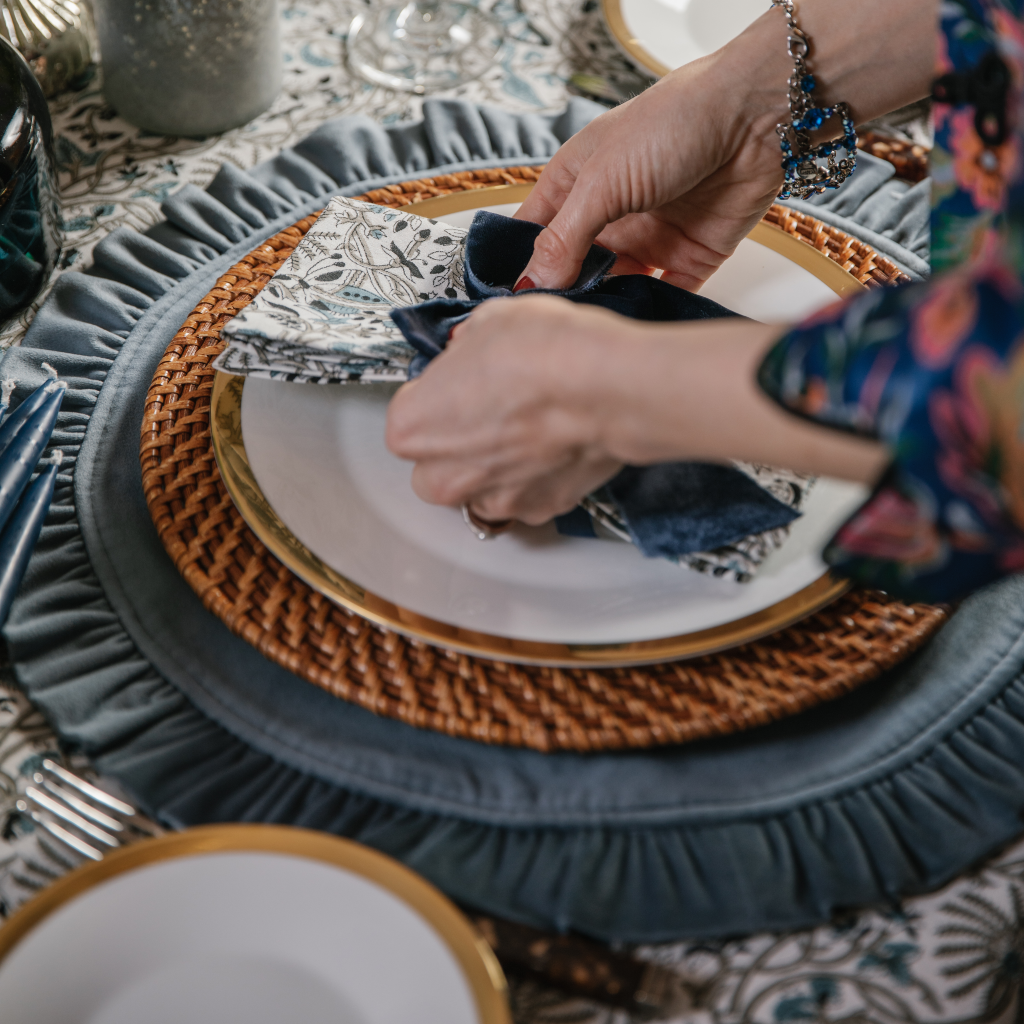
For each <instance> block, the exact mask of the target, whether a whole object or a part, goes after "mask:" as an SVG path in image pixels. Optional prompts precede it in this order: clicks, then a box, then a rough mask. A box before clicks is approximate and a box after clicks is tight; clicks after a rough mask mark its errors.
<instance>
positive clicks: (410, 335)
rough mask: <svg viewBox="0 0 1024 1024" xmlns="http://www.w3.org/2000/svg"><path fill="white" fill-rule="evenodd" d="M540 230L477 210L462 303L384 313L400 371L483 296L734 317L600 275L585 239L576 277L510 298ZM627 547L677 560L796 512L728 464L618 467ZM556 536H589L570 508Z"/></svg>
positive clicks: (780, 522) (633, 314) (419, 362)
mask: <svg viewBox="0 0 1024 1024" xmlns="http://www.w3.org/2000/svg"><path fill="white" fill-rule="evenodd" d="M542 230H543V228H542V227H541V226H540V225H539V224H532V223H530V221H526V220H514V219H513V218H512V217H502V216H501V215H500V214H497V213H491V212H489V211H487V210H481V211H480V212H479V213H477V214H476V216H475V217H474V218H473V223H472V225H470V229H469V235H468V236H467V237H466V259H465V268H466V269H465V275H466V292H467V294H468V295H469V301H466V300H463V299H431V300H430V301H429V302H421V303H419V304H418V305H416V306H405V307H403V308H401V309H395V310H392V312H391V319H392V320H394V321H395V323H396V324H397V325H398V327H399V329H400V330H401V331H402V334H404V335H405V339H406V341H408V342H409V344H410V345H412V346H413V347H414V348H415V349H416V351H417V356H416V358H415V359H414V360H413V362H412V365H411V366H410V368H409V370H410V372H409V375H410V376H411V377H417V376H419V374H420V373H422V372H423V370H424V369H425V368H426V366H427V365H428V364H429V362H430V360H432V359H434V358H435V357H437V356H439V355H440V354H441V352H442V351H443V350H444V348H445V346H446V345H447V344H448V335H449V333H450V332H451V330H452V328H453V327H455V325H456V324H459V323H461V322H462V321H463V320H465V319H466V317H467V316H469V314H470V313H471V312H472V311H473V310H474V309H475V308H476V307H477V306H479V305H480V303H481V302H486V301H487V299H491V298H497V297H509V298H516V297H522V296H524V295H536V294H538V293H539V294H544V295H558V296H560V297H562V298H564V299H568V300H569V301H570V302H578V303H585V304H587V305H592V306H600V307H602V308H603V309H609V310H611V311H612V312H615V313H619V314H620V315H621V316H626V317H630V318H631V319H633V320H655V321H678V320H707V319H712V318H718V317H729V316H735V314H734V313H732V312H731V311H730V310H728V309H726V308H725V307H724V306H720V305H719V304H718V303H717V302H713V301H712V300H711V299H706V298H704V296H703V295H695V294H694V293H693V292H688V291H684V290H683V289H682V288H675V287H673V286H672V285H670V284H666V283H665V282H664V281H659V280H657V279H656V278H653V277H647V276H646V275H642V274H631V275H622V276H618V277H608V276H607V275H608V273H609V271H610V270H611V269H612V265H613V264H614V263H615V258H616V257H615V253H613V252H610V251H609V250H608V249H604V248H602V247H601V246H600V245H592V246H591V247H590V251H589V252H588V253H587V255H586V257H585V258H584V260H583V267H582V269H581V270H580V274H579V276H578V277H577V278H576V280H575V281H574V282H573V283H572V284H571V285H570V286H569V287H568V288H564V289H557V290H556V289H547V288H534V289H530V290H528V291H521V292H518V293H517V294H516V295H513V292H512V287H513V285H514V284H515V283H516V281H517V280H518V279H519V276H520V274H522V272H523V271H524V270H525V269H526V264H527V263H529V261H530V256H531V255H532V254H533V243H534V241H535V239H536V238H537V236H538V235H539V234H540V233H541V231H542ZM607 488H608V492H609V493H610V495H611V497H612V498H613V500H614V501H615V503H616V505H617V506H618V509H619V511H620V512H621V513H622V517H623V519H624V520H625V523H626V527H627V529H628V530H629V535H630V537H632V539H633V543H634V544H636V546H637V547H638V548H639V549H640V550H641V551H642V552H643V553H644V554H645V555H646V556H647V557H648V558H657V557H662V558H670V559H676V558H678V557H679V556H680V555H686V554H690V553H691V552H696V551H713V550H714V549H715V548H719V547H722V546H723V545H725V544H733V543H735V542H736V541H738V540H742V539H743V538H744V537H749V536H750V535H751V534H753V533H763V532H765V531H766V530H777V529H778V528H779V527H781V526H787V525H789V523H791V522H792V521H793V520H794V519H796V518H798V516H799V515H800V513H799V512H796V511H794V510H793V509H792V508H790V507H789V506H788V505H785V504H783V503H782V502H781V501H779V500H778V499H777V498H774V497H772V495H771V494H769V493H768V491H766V490H765V489H764V488H763V487H759V486H758V485H757V484H756V483H754V482H753V481H752V480H751V479H750V477H749V476H747V474H746V473H741V472H740V471H739V470H738V469H733V468H732V467H731V466H714V465H705V464H701V463H693V462H665V463H661V464H660V465H656V466H643V467H637V466H627V467H626V468H625V469H623V470H622V471H621V472H620V473H619V474H618V475H617V476H616V477H615V478H614V479H612V480H610V481H609V482H608V484H607ZM555 524H556V526H557V527H558V530H559V532H560V533H564V534H568V535H570V536H577V537H578V536H588V535H589V536H593V529H592V528H590V530H589V532H588V530H587V527H586V526H585V525H584V524H583V523H582V521H581V520H580V518H579V515H578V514H573V513H570V514H569V515H566V516H559V517H558V518H556V520H555Z"/></svg>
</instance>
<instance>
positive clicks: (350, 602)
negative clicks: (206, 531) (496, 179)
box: [210, 184, 866, 668]
mask: <svg viewBox="0 0 1024 1024" xmlns="http://www.w3.org/2000/svg"><path fill="white" fill-rule="evenodd" d="M532 187H533V186H532V184H526V185H499V186H496V187H491V188H481V189H476V190H474V191H472V192H458V193H455V194H453V195H450V196H438V197H436V198H433V199H428V200H425V201H424V202H422V203H410V204H409V205H408V206H406V207H403V209H408V210H413V209H414V210H415V212H416V213H417V214H418V215H420V216H424V217H443V216H446V215H448V214H451V213H456V212H459V211H462V210H471V209H478V208H480V207H483V206H494V205H497V204H499V203H514V202H522V200H523V199H525V198H526V196H527V195H529V192H530V189H531V188H532ZM749 237H750V238H751V239H752V240H753V241H755V242H759V243H760V244H761V245H764V246H766V247H767V248H769V249H772V250H774V251H775V252H777V253H779V254H780V255H782V256H785V257H786V258H787V259H788V260H791V261H792V262H793V263H796V264H797V265H799V266H800V267H802V268H803V269H805V270H807V271H809V272H810V273H811V274H813V275H814V276H815V277H817V278H818V279H819V280H820V281H821V282H822V283H823V284H826V285H828V287H829V288H831V289H832V290H833V291H834V292H835V293H836V294H837V295H838V296H840V297H846V296H850V295H856V294H860V293H861V292H863V291H865V290H866V288H865V286H864V285H862V284H861V283H860V282H859V281H858V280H857V279H856V278H855V277H854V276H853V275H852V274H850V273H848V272H847V271H846V270H844V269H843V268H842V267H841V266H839V264H838V263H835V262H834V261H833V260H830V259H829V258H828V257H827V256H826V255H825V254H824V253H821V252H818V250H817V249H815V248H814V247H813V246H810V245H808V244H807V243H806V242H803V241H801V240H800V239H798V238H795V237H793V235H790V234H787V233H786V232H785V231H783V230H782V229H781V228H778V227H775V226H774V225H772V224H766V223H764V222H763V221H762V222H760V223H759V224H757V225H756V227H755V228H754V230H753V231H751V233H750V236H749ZM244 384H245V378H244V377H232V376H229V375H228V374H224V373H218V374H217V376H216V378H215V380H214V385H213V396H212V398H211V415H210V428H211V432H212V436H213V450H214V454H215V456H216V458H217V466H218V468H219V469H220V474H221V478H222V479H223V481H224V486H225V487H227V490H228V493H229V494H230V495H231V498H232V500H233V501H234V503H235V505H236V506H237V507H238V511H239V512H240V513H241V515H242V518H243V519H244V520H245V522H246V523H247V524H248V525H249V527H250V529H251V530H252V531H253V533H255V534H256V536H257V537H259V539H260V540H261V541H262V542H263V543H264V544H265V545H266V547H267V548H268V549H269V551H270V552H271V554H273V555H274V556H275V557H276V558H277V559H279V560H280V561H281V562H282V563H283V564H284V565H286V566H287V567H288V568H289V569H291V571H292V572H294V573H295V575H296V576H298V577H299V578H300V579H302V580H304V581H305V582H306V583H308V584H309V585H310V586H311V587H313V589H314V590H318V591H319V592H320V593H321V594H324V595H325V596H326V597H329V598H330V599H331V600H332V601H336V602H337V603H338V604H340V605H342V606H343V607H345V608H348V609H350V610H351V611H354V612H357V613H358V614H359V615H362V616H363V617H364V618H367V619H369V620H370V621H371V622H376V623H377V624H379V625H381V626H385V627H387V628H388V629H393V630H394V631H395V632H396V633H402V634H404V635H405V636H411V637H415V638H416V639H419V640H425V641H427V642H428V643H431V644H435V645H436V646H438V647H443V648H446V649H447V650H453V651H460V652H463V653H465V654H472V655H475V656H477V657H483V658H492V659H494V660H496V661H504V662H517V663H522V664H534V665H557V666H564V667H569V668H612V667H617V666H623V665H649V664H656V663H658V662H662V661H674V660H678V659H680V658H692V657H697V656H698V655H701V654H713V653H714V652H716V651H722V650H726V649H727V648H729V647H735V646H737V645H738V644H742V643H746V642H748V641H751V640H756V639H758V638H759V637H762V636H767V635H768V634H769V633H774V632H776V631H777V630H780V629H784V628H785V627H786V626H789V625H792V624H793V623H794V622H798V621H799V620H800V619H803V618H806V617H807V616H808V615H811V614H813V613H814V612H816V611H817V610H818V609H819V608H823V607H824V606H825V605H827V604H830V603H831V602H832V601H834V600H835V599H836V598H837V597H839V596H840V595H841V594H843V593H845V592H846V590H848V589H849V584H848V583H847V582H846V581H845V580H838V579H836V578H834V577H832V576H831V575H830V574H829V573H827V572H826V573H825V574H823V575H822V576H821V577H819V578H818V579H817V580H815V581H814V582H813V583H811V584H810V585H809V586H807V587H804V588H803V589H802V590H800V591H797V593H795V594H793V595H791V596H790V597H787V598H785V599H784V600H782V601H779V602H777V603H776V604H774V605H772V606H771V607H769V608H764V609H762V610H761V611H759V612H755V613H754V614H753V615H747V616H744V617H743V618H742V619H736V620H735V621H734V622H727V623H724V624H723V625H720V626H714V627H712V628H711V629H703V630H700V631H698V632H695V633H685V634H682V635H679V636H670V637H663V638H659V639H655V640H640V641H635V642H633V643H618V644H557V643H540V642H537V641H531V640H515V639H512V638H509V637H503V636H496V635H493V634H490V633H481V632H476V631H474V630H469V629H463V628H462V627H460V626H453V625H451V624H450V623H447V622H440V621H438V620H437V619H432V618H430V617H429V616H426V615H420V614H419V613H417V612H413V611H410V610H409V609H407V608H402V607H401V606H399V605H397V604H395V603H394V602H392V601H389V600H387V599H386V598H383V597H379V596H378V595H376V594H373V593H371V592H370V591H368V590H366V589H364V588H363V587H361V586H360V585H359V584H358V583H355V582H354V581H352V580H350V579H347V578H346V577H345V576H343V575H341V573H339V572H336V571H335V570H334V569H332V568H331V567H330V566H328V565H326V564H325V563H324V562H323V561H321V559H320V558H318V557H317V556H316V555H315V554H314V553H313V552H312V551H310V550H309V548H307V547H306V546H305V545H304V544H303V543H302V541H300V540H299V539H298V538H297V537H296V536H295V535H294V534H293V533H292V532H291V530H289V529H288V527H287V526H286V525H285V524H284V522H282V520H281V519H280V518H279V517H278V515H277V513H276V512H275V511H274V509H273V508H272V507H271V505H270V502H269V501H267V499H266V497H265V496H264V494H263V492H262V490H261V489H260V486H259V484H258V483H257V481H256V476H255V474H254V473H253V471H252V469H251V467H250V466H249V459H248V457H247V456H246V453H245V442H244V440H243V437H242V389H243V387H244ZM680 571H681V572H682V571H685V570H682V569H681V570H680Z"/></svg>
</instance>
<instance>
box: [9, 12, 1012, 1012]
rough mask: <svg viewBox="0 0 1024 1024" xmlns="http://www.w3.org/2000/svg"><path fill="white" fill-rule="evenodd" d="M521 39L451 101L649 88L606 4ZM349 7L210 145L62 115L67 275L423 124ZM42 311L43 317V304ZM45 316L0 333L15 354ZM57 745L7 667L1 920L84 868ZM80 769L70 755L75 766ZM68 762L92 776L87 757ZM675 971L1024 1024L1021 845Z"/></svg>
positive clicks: (544, 999) (715, 949)
mask: <svg viewBox="0 0 1024 1024" xmlns="http://www.w3.org/2000/svg"><path fill="white" fill-rule="evenodd" d="M493 9H494V11H495V13H496V14H497V16H498V17H499V18H500V19H501V20H502V21H503V22H504V23H505V25H506V27H507V29H508V33H509V39H510V41H509V42H508V44H507V45H506V47H505V48H504V50H503V51H502V53H501V55H500V58H499V60H498V61H497V62H496V63H495V66H494V67H493V68H492V69H491V70H490V71H489V72H488V73H487V75H486V76H485V77H484V78H482V79H481V80H479V81H477V82H473V83H470V84H468V85H465V86H463V87H461V88H460V89H458V90H454V91H453V92H452V93H450V94H449V95H453V96H460V97H464V98H467V99H471V100H474V101H478V102H488V103H493V104H495V105H501V106H504V107H507V108H510V109H514V110H554V109H560V108H562V107H563V106H564V105H565V100H566V95H567V92H568V91H570V90H571V88H572V87H571V85H570V84H569V79H570V78H571V77H572V76H573V75H574V74H585V75H591V76H598V77H601V78H603V79H605V81H606V83H607V84H608V87H609V88H610V89H611V90H612V92H614V93H618V94H619V95H621V96H628V95H630V94H632V93H635V92H637V91H639V90H640V89H642V88H644V86H645V85H646V84H647V82H648V79H646V78H645V76H643V75H642V74H640V73H638V72H637V71H635V70H634V69H632V68H631V67H630V66H629V65H628V64H627V63H626V62H625V61H624V60H623V59H622V58H621V57H620V56H619V55H618V53H617V51H616V50H615V48H614V46H613V45H612V43H611V41H610V40H609V38H608V36H607V33H606V32H605V30H604V27H603V23H602V20H601V16H600V11H599V9H598V4H597V3H596V0H582V2H581V0H497V3H496V5H495V6H494V8H493ZM350 10H351V8H350V5H349V4H348V3H347V2H346V0H300V2H296V3H294V4H291V5H288V6H284V7H283V10H282V12H281V19H282V24H281V27H282V38H283V41H284V48H285V62H286V63H285V68H286V72H285V87H284V90H283V92H282V94H281V96H280V97H279V98H278V100H277V101H276V102H275V103H274V104H273V106H272V107H271V108H270V109H269V110H268V111H267V112H266V113H264V114H262V115H261V116H260V117H258V118H257V119H256V120H255V121H253V122H252V123H250V124H248V125H245V126H244V127H242V128H238V129H235V130H233V131H231V132H227V133H226V134H224V135H222V136H216V137H211V138H207V139H201V140H196V139H173V138H164V137H158V136H151V135H148V134H146V133H144V132H140V131H138V130H137V129H135V128H133V127H132V126H130V125H128V124H126V123H125V122H123V121H121V120H120V119H119V118H118V117H117V115H116V113H114V111H112V110H111V109H110V108H109V107H108V106H107V105H106V104H105V103H104V101H103V97H102V94H101V90H100V83H99V80H98V78H97V79H94V80H93V81H92V82H90V83H89V84H88V85H87V86H85V87H84V88H82V89H81V90H79V91H77V92H71V93H66V94H64V95H62V96H60V97H58V98H57V99H55V100H54V101H53V102H52V104H51V109H52V112H53V117H54V125H55V131H56V146H57V155H58V160H59V162H60V164H61V188H62V197H63V206H64V217H65V229H66V233H67V247H66V250H65V253H64V257H63V260H62V265H61V268H60V272H61V273H68V272H74V271H75V270H76V269H78V268H80V267H82V266H84V265H86V264H87V263H88V260H89V254H90V252H91V249H92V247H93V245H95V243H96V242H97V241H99V240H100V239H101V238H103V237H104V236H105V235H106V234H107V233H108V232H110V231H111V230H113V229H114V228H115V227H118V226H120V225H130V226H132V227H136V228H140V229H144V228H146V227H148V226H150V225H151V224H154V223H156V222H157V221H159V220H160V219H161V213H160V203H161V201H162V200H163V199H164V198H165V197H166V196H168V195H169V194H170V193H172V192H173V191H175V190H176V189H177V188H179V187H181V186H182V185H184V184H185V183H187V182H191V183H193V184H195V185H197V186H199V187H203V186H205V185H206V184H207V183H208V182H209V180H210V179H211V178H212V177H213V175H214V173H215V172H216V170H217V168H218V167H219V165H220V164H221V163H222V162H223V161H232V162H234V163H236V164H237V165H238V166H240V167H243V168H245V167H251V166H252V165H253V164H255V163H257V162H259V161H260V160H263V159H266V158H267V157H270V156H272V155H273V154H275V153H276V152H278V151H279V150H281V149H282V148H284V147H285V146H290V145H293V144H294V143H296V142H298V141H299V140H300V139H301V138H302V137H303V136H305V135H307V134H308V133H309V132H310V131H312V130H313V129H314V128H315V127H316V126H317V125H318V124H320V123H321V122H322V121H324V120H326V119H327V118H330V117H333V116H335V115H338V114H343V113H344V114H350V113H356V112H358V113H364V114H367V115H369V116H371V117H374V118H376V119H378V120H380V121H382V122H383V123H385V124H389V123H393V122H395V121H400V120H412V119H415V118H417V117H418V116H419V106H420V101H419V100H418V99H416V98H413V97H410V96H408V95H404V94H396V93H393V92H389V91H387V90H385V89H382V88H378V87H374V86H371V85H368V84H366V83H363V82H361V81H359V80H358V79H355V78H353V77H352V76H351V75H350V74H349V73H348V72H347V70H346V69H345V67H344V64H343V61H342V45H343V34H344V26H345V25H346V24H348V21H349V18H350V13H349V12H350ZM37 305H38V304H37ZM33 313H34V308H33V309H30V310H28V311H27V312H26V313H25V314H24V315H23V316H22V317H21V318H20V319H19V320H18V321H15V322H14V323H11V324H8V325H6V326H5V327H4V328H3V329H2V330H0V349H2V348H4V347H7V346H8V345H11V344H16V343H17V342H18V341H19V339H20V338H21V336H22V334H23V333H24V330H25V328H26V326H27V325H28V323H29V322H30V320H31V317H32V315H33ZM47 755H49V756H57V757H60V756H62V755H61V752H60V751H59V748H58V745H57V741H56V738H55V736H54V735H53V733H52V732H51V731H50V730H49V729H48V728H47V726H46V723H45V722H44V721H43V720H42V718H41V716H40V715H39V714H38V713H37V712H35V711H34V710H33V709H32V708H31V707H30V706H29V705H28V703H27V701H26V700H25V698H24V697H23V696H22V695H21V693H20V692H19V691H18V689H17V687H16V685H15V683H14V679H13V676H12V673H11V671H10V669H9V668H8V667H6V666H4V665H0V917H4V916H6V915H8V914H9V913H10V912H11V911H12V910H13V909H15V908H16V907H17V906H18V905H19V904H20V903H22V902H23V901H24V900H25V899H26V898H28V897H30V896H31V894H32V893H33V892H34V891H37V890H38V889H39V888H41V887H43V886H45V885H46V884H47V883H48V882H49V881H50V880H52V879H53V878H55V877H57V876H58V875H60V874H61V873H63V872H64V871H66V870H68V869H69V868H70V867H72V866H74V865H73V863H72V861H71V859H70V858H69V857H68V856H67V855H65V854H63V853H62V852H61V851H60V849H59V848H57V847H56V846H54V845H53V844H51V843H48V842H47V841H46V839H45V838H44V837H41V836H40V834H39V832H37V831H34V830H33V829H32V827H31V822H30V821H26V819H25V818H24V817H23V816H21V815H19V814H18V813H17V811H16V809H15V802H16V800H17V798H18V794H19V792H21V791H23V790H24V788H25V786H26V784H27V783H28V782H29V781H30V780H31V776H32V773H33V771H35V770H36V769H37V768H38V765H39V763H40V761H41V759H42V758H43V757H44V756H47ZM63 756H64V759H65V761H66V762H67V761H68V759H67V756H66V754H65V755H63ZM69 763H70V765H71V767H73V768H75V769H76V770H78V771H80V772H88V766H87V765H85V764H84V763H82V762H81V761H80V760H79V761H76V760H74V759H71V760H70V762H69ZM637 955H638V956H640V957H642V958H645V959H653V960H656V961H658V962H659V963H662V964H664V965H666V966H671V967H672V968H673V969H674V970H675V971H676V972H677V973H678V974H679V976H680V978H681V981H682V990H683V991H684V992H685V993H686V998H685V1000H684V1001H685V1002H688V1004H689V1006H688V1008H686V1009H680V1011H679V1012H678V1013H677V1015H676V1017H675V1018H673V1019H675V1020H678V1021H686V1022H691V1024H698V1022H700V1024H704V1022H707V1024H741V1022H744V1024H745V1022H751V1024H753V1022H758V1024H760V1022H764V1024H786V1022H796V1024H799V1022H803V1021H807V1022H836V1024H838V1022H844V1024H926V1022H927V1024H939V1022H941V1024H952V1022H964V1024H966V1022H975V1021H978V1022H982V1021H985V1022H988V1021H999V1022H1003V1021H1005V1022H1010V1021H1024V996H1022V993H1021V990H1022V988H1024V842H1021V843H1019V844H1017V845H1016V846H1015V847H1014V848H1012V849H1010V850H1008V851H1005V852H1004V853H1003V854H1002V855H1000V856H998V857H996V858H994V859H993V860H992V861H991V862H990V863H988V864H986V865H983V866H981V867H979V868H978V870H977V871H975V872H972V873H970V874H968V875H965V876H963V877H962V878H960V879H958V880H957V881H956V882H954V883H953V884H951V885H950V886H948V887H947V888H945V889H943V890H942V891H940V892H938V893H934V894H931V895H928V896H924V897H919V898H915V899H909V900H906V901H904V902H903V903H902V904H901V905H899V906H895V905H894V906H891V907H885V908H874V909H868V910H862V911H857V912H854V911H851V912H850V913H849V914H848V915H846V916H844V917H842V918H839V919H837V920H835V921H833V922H831V923H830V924H829V925H827V926H823V927H820V928H816V929H813V930H810V931H805V932H796V933H789V934H783V935H755V936H749V937H743V938H737V939H735V940H732V941H728V942H720V941H715V942H707V943H694V942H687V943H680V944H671V945H664V946H656V947H647V948H643V949H640V950H637ZM512 1002H513V1010H514V1014H515V1018H516V1021H517V1024H613V1022H614V1024H626V1022H628V1021H629V1017H628V1015H626V1014H625V1013H624V1012H623V1011H621V1010H610V1009H607V1008H603V1007H600V1006H597V1005H595V1004H592V1003H587V1002H584V1001H582V1000H578V999H573V998H571V997H567V996H566V995H564V994H562V993H559V992H556V991H554V990H551V989H546V988H544V987H542V986H539V985H537V984H536V983H535V982H528V981H517V980H516V979H512Z"/></svg>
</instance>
